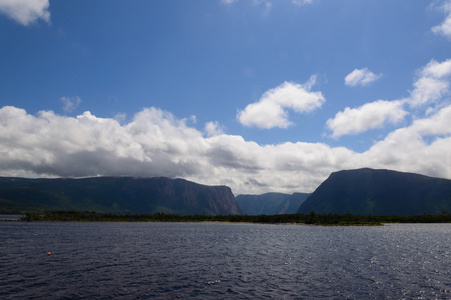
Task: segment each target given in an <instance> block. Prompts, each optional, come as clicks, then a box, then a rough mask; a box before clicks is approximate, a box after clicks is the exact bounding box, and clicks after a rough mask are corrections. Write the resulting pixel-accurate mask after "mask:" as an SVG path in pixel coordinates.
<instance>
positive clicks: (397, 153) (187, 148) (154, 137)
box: [0, 105, 451, 194]
mask: <svg viewBox="0 0 451 300" xmlns="http://www.w3.org/2000/svg"><path fill="white" fill-rule="evenodd" d="M188 121H189V119H177V118H176V117H174V116H173V115H172V114H171V113H169V112H165V111H162V110H160V109H158V108H154V107H150V108H145V109H143V110H142V111H140V112H138V113H137V114H135V116H134V117H133V119H132V121H130V122H129V123H127V124H123V125H121V124H120V123H119V122H118V121H116V120H114V119H112V118H99V117H96V116H94V115H92V114H91V113H90V112H85V113H83V114H81V115H79V116H76V117H68V116H61V115H57V114H55V113H54V112H52V111H41V112H40V113H38V114H37V115H36V116H34V115H30V114H28V113H27V112H26V111H25V110H23V109H20V108H16V107H12V106H5V107H3V108H1V109H0V144H1V145H2V147H1V148H0V165H1V166H2V168H1V170H0V175H2V176H39V177H52V176H56V177H85V176H99V175H104V176H125V175H127V176H138V177H151V176H169V177H183V178H186V179H188V180H193V181H195V182H199V183H203V184H211V185H219V184H223V185H228V186H230V187H231V188H232V190H233V191H234V193H235V194H240V193H256V194H259V193H264V192H269V191H279V192H287V193H288V192H312V191H313V190H314V189H315V188H316V187H317V186H318V185H319V184H320V183H321V182H322V181H323V180H325V179H326V178H327V177H328V176H329V174H330V173H331V172H333V171H337V170H342V169H353V168H360V167H373V168H389V169H395V170H401V171H411V172H418V173H421V174H426V175H431V176H437V177H445V178H451V167H450V166H451V154H450V153H451V152H450V151H449V149H451V105H449V106H446V107H443V108H441V109H439V110H438V111H437V112H436V113H434V114H431V115H430V116H427V117H425V118H421V119H416V120H415V121H413V122H412V124H411V125H410V126H407V127H404V128H400V129H397V130H395V131H393V132H391V133H390V134H388V135H387V136H386V137H385V139H383V140H381V141H379V142H377V143H375V144H374V145H373V146H372V147H371V148H370V149H368V150H367V151H365V152H363V153H357V152H354V151H352V150H350V149H346V148H344V147H330V146H328V145H327V144H324V143H304V142H297V143H291V142H287V143H283V144H278V145H259V144H257V143H255V142H251V141H245V140H244V139H243V138H242V137H241V136H236V135H227V134H218V135H213V136H208V135H204V134H203V133H202V132H200V131H198V130H197V129H195V128H193V127H190V126H188V125H187V123H189V122H188ZM212 126H213V129H215V128H217V126H216V125H215V124H214V123H213V124H212ZM213 131H214V130H213Z"/></svg>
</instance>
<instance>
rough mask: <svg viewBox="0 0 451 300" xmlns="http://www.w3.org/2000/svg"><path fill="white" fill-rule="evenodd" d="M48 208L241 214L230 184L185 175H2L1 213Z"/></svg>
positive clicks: (0, 185)
mask: <svg viewBox="0 0 451 300" xmlns="http://www.w3.org/2000/svg"><path fill="white" fill-rule="evenodd" d="M50 210H78V211H84V210H92V211H96V212H104V213H105V212H108V213H132V214H135V213H143V214H152V213H155V212H164V213H170V214H179V215H186V214H207V215H229V214H241V213H242V210H241V208H240V207H239V205H238V204H237V202H236V200H235V197H234V195H233V194H232V191H231V189H230V188H229V187H226V186H206V185H200V184H197V183H194V182H190V181H187V180H184V179H170V178H166V177H155V178H132V177H95V178H83V179H61V178H60V179H26V178H11V177H0V212H21V211H22V212H23V211H50Z"/></svg>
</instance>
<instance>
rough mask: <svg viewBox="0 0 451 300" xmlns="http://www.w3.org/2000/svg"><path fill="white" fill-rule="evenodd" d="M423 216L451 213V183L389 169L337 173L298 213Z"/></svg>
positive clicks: (445, 180) (325, 182)
mask: <svg viewBox="0 0 451 300" xmlns="http://www.w3.org/2000/svg"><path fill="white" fill-rule="evenodd" d="M311 211H314V212H316V213H329V212H331V213H337V214H346V213H351V214H357V215H358V214H360V215H398V216H409V215H422V214H439V213H442V212H451V180H449V179H443V178H435V177H429V176H425V175H421V174H416V173H408V172H399V171H393V170H387V169H370V168H362V169H355V170H342V171H338V172H333V173H331V174H330V176H329V178H327V179H326V180H325V181H324V182H323V183H322V184H321V185H320V186H319V187H318V188H317V189H316V190H315V191H314V192H313V193H312V194H311V195H310V196H309V197H308V198H307V199H306V201H305V202H304V203H303V204H302V205H301V206H300V207H299V209H298V211H297V212H298V213H309V212H311Z"/></svg>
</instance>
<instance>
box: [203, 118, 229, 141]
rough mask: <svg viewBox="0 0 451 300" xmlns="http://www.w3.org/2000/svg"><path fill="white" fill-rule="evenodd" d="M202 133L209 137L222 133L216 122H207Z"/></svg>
mask: <svg viewBox="0 0 451 300" xmlns="http://www.w3.org/2000/svg"><path fill="white" fill-rule="evenodd" d="M204 132H205V134H206V135H207V136H209V137H211V136H215V135H220V134H223V133H224V132H223V130H222V127H221V125H219V123H218V122H207V123H206V124H205V129H204Z"/></svg>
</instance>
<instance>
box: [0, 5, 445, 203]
mask: <svg viewBox="0 0 451 300" xmlns="http://www.w3.org/2000/svg"><path fill="white" fill-rule="evenodd" d="M0 28H1V29H0V145H1V150H0V152H1V153H0V155H1V158H0V175H2V176H31V177H83V176H100V175H108V176H113V175H114V176H126V175H128V176H170V177H183V178H186V179H189V180H193V181H196V182H199V183H205V184H212V185H219V184H225V185H229V186H230V187H232V190H233V191H234V193H235V194H240V193H255V194H258V193H263V192H269V191H274V192H312V191H313V190H314V189H315V188H316V187H317V186H318V185H319V184H320V183H321V182H322V181H323V180H325V179H326V178H327V176H328V175H329V174H330V173H331V172H333V171H337V170H341V169H352V168H360V167H373V168H387V169H394V170H399V171H409V172H417V173H421V174H425V175H430V176H436V177H444V178H451V156H450V154H449V153H450V151H449V149H450V147H451V103H450V88H451V87H450V84H451V51H450V50H451V2H450V1H424V0H422V1H419V0H411V1H385V0H380V1H355V0H343V1H331V0H329V1H326V0H278V1H276V0H273V1H270V0H268V1H263V0H234V1H233V0H198V1H185V0H166V1H150V0H147V1H141V0H136V1H128V2H124V1H117V0H108V1H106V0H105V1H97V0H90V1H81V0H77V1H75V0H73V1H72V0H68V1H51V0H50V1H48V0H16V1H10V0H0Z"/></svg>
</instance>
